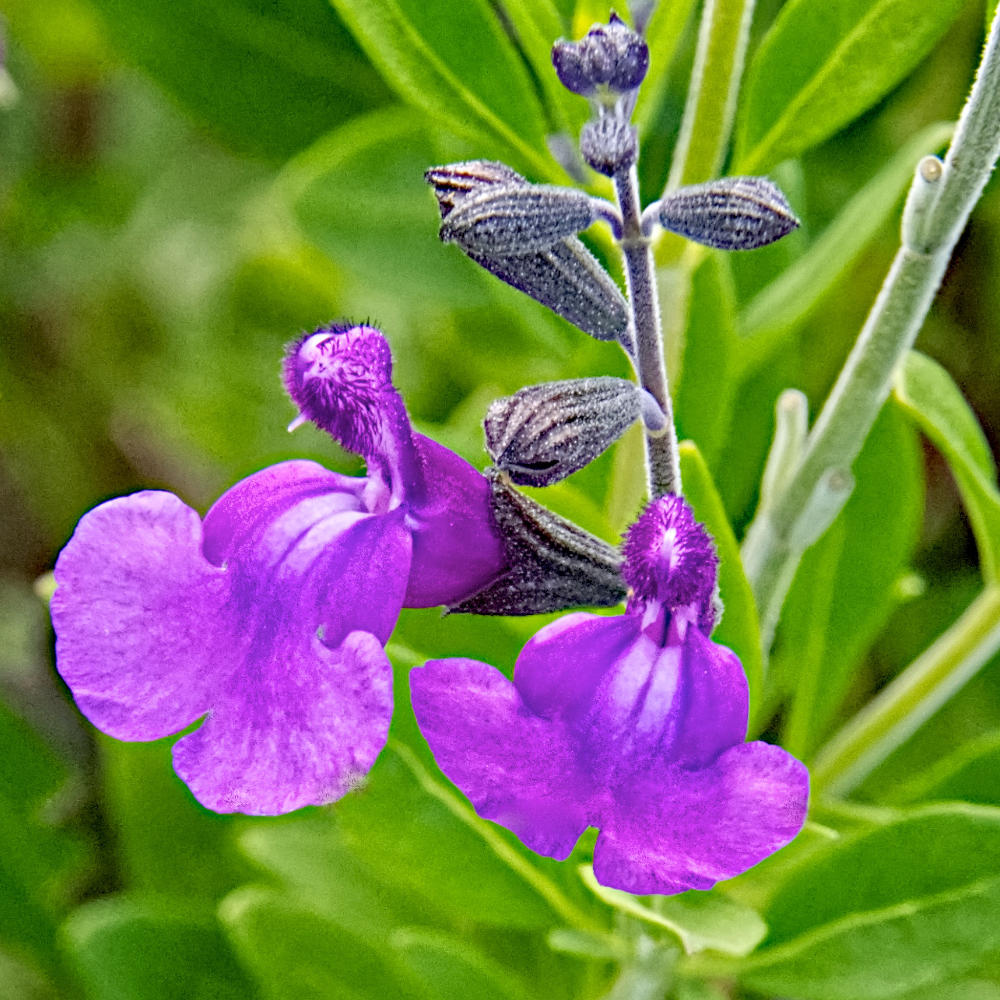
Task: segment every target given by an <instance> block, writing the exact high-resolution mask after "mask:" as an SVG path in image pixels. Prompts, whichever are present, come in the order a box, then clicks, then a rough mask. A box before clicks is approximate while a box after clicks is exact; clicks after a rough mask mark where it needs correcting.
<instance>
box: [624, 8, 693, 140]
mask: <svg viewBox="0 0 1000 1000" xmlns="http://www.w3.org/2000/svg"><path fill="white" fill-rule="evenodd" d="M694 7H695V2H694V0H658V2H657V4H656V6H655V7H654V8H653V14H652V16H651V17H650V19H649V24H648V25H647V27H646V42H647V44H648V45H649V71H648V72H647V73H646V79H645V80H643V81H642V87H640V89H639V97H638V100H637V101H636V105H635V115H634V116H633V117H634V120H635V123H636V126H637V127H638V129H639V135H640V137H642V136H646V135H648V134H649V132H650V130H651V129H655V128H656V116H657V114H658V113H659V111H660V108H661V105H662V103H663V99H664V96H665V94H666V92H667V87H668V86H669V84H670V67H671V64H672V63H673V60H674V56H675V55H676V54H677V48H678V46H679V45H680V43H681V42H682V41H683V39H684V29H685V28H686V27H687V23H688V21H689V20H690V19H691V11H692V10H693V9H694Z"/></svg>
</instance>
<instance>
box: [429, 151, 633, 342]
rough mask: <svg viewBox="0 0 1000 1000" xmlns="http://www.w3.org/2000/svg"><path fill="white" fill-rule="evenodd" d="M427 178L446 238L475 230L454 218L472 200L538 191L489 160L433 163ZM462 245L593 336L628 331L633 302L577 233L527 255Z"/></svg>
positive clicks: (608, 336) (610, 336)
mask: <svg viewBox="0 0 1000 1000" xmlns="http://www.w3.org/2000/svg"><path fill="white" fill-rule="evenodd" d="M424 177H425V178H426V180H427V181H428V182H429V183H430V184H431V185H432V186H433V188H434V194H435V196H436V197H437V200H438V206H439V207H440V209H441V219H442V234H443V235H444V236H445V238H456V237H455V236H454V235H452V234H454V233H456V232H461V233H462V234H463V238H464V234H465V233H468V232H470V229H471V228H472V227H470V226H469V225H466V224H465V223H462V224H461V225H459V226H454V225H452V224H451V218H450V217H451V215H452V214H453V213H455V212H457V211H459V209H460V208H462V207H463V206H465V205H466V204H468V203H470V202H471V201H472V200H474V199H476V198H479V197H482V196H484V195H485V194H487V193H488V192H490V191H494V190H495V191H497V192H498V193H499V192H503V193H504V195H505V196H507V195H511V194H512V192H513V191H515V190H517V191H521V190H524V191H530V190H532V185H530V184H529V183H528V182H527V181H526V180H525V179H524V178H523V177H522V176H521V175H520V174H518V173H516V172H515V171H513V170H511V169H510V167H507V166H505V165H504V164H502V163H495V162H492V161H489V160H471V161H469V162H467V163H452V164H448V165H446V166H442V167H433V168H431V169H430V170H428V171H427V173H426V174H424ZM515 200H516V199H515ZM528 200H529V201H530V198H529V199H528ZM588 201H589V199H588ZM459 221H460V222H461V219H460V220H459ZM446 225H447V226H448V228H447V229H446ZM474 239H475V237H474ZM459 246H460V247H461V248H462V249H463V250H464V251H465V253H466V254H467V255H468V256H469V257H470V258H471V259H472V260H474V261H475V262H476V263H477V264H479V266H480V267H484V268H485V269H486V270H487V271H489V272H491V273H492V274H495V275H496V276H497V277H498V278H500V280H501V281H505V282H506V283H507V284H508V285H513V287H514V288H517V289H518V290H519V291H522V292H524V293H525V295H530V296H531V298H533V299H535V300H536V301H538V302H541V303H542V305H544V306H548V308H549V309H551V310H552V311H553V312H555V313H558V314H559V315H560V316H562V317H563V318H564V319H567V320H569V322H570V323H573V324H574V325H576V326H578V327H579V328H580V329H581V330H583V331H584V332H585V333H589V334H590V335H591V336H592V337H595V338H597V339H598V340H614V339H616V338H621V337H624V336H625V334H626V333H627V331H628V305H627V304H626V302H625V298H624V296H623V295H622V293H621V291H620V290H619V288H618V286H617V285H616V284H615V282H614V280H613V279H612V278H611V276H610V275H609V274H608V273H607V271H605V270H604V268H603V267H601V265H600V264H599V263H598V261H597V260H596V259H595V257H594V255H593V254H592V253H590V251H589V250H587V248H586V247H585V246H584V245H583V243H581V242H580V240H578V239H577V238H576V237H575V236H567V237H565V238H563V239H556V240H555V241H554V242H553V243H552V244H551V245H550V246H547V247H544V248H541V249H535V250H529V251H528V252H526V253H523V252H522V253H516V252H511V251H500V250H482V249H471V248H470V247H467V246H464V245H463V244H462V243H461V242H459Z"/></svg>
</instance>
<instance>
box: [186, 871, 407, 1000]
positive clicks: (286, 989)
mask: <svg viewBox="0 0 1000 1000" xmlns="http://www.w3.org/2000/svg"><path fill="white" fill-rule="evenodd" d="M219 917H220V919H221V921H222V924H223V926H224V927H225V928H226V930H227V931H228V932H229V936H230V939H231V940H232V943H233V946H234V947H235V949H236V951H237V953H238V954H239V956H240V957H241V959H242V960H243V963H244V964H245V965H246V966H247V967H248V968H249V969H251V970H252V971H253V974H254V975H255V976H256V977H257V979H258V981H259V982H260V985H261V987H262V992H263V993H264V995H265V996H267V997H269V998H271V1000H302V998H303V997H308V998H309V1000H386V998H387V997H411V996H412V997H422V996H423V995H424V994H423V993H422V992H416V991H415V987H416V984H415V983H413V982H412V981H411V979H410V977H409V976H408V975H407V973H406V972H405V970H404V969H403V968H401V967H400V966H399V964H398V963H397V961H396V960H395V957H394V955H393V954H392V951H391V949H390V948H389V946H388V943H387V942H383V943H382V944H381V946H377V945H374V944H371V943H369V942H366V941H364V940H362V939H361V938H359V937H357V936H356V935H354V934H351V933H349V932H348V931H345V930H344V929H343V928H341V927H338V926H337V925H336V924H335V923H333V922H332V921H330V920H327V919H325V918H324V917H321V916H319V915H318V914H316V913H314V912H312V911H311V910H310V909H309V908H308V906H305V905H303V904H301V903H297V902H295V901H294V900H289V899H286V898H285V897H284V896H282V895H281V894H280V893H278V892H275V891H274V890H271V889H262V888H256V887H253V886H246V887H244V888H242V889H237V890H236V892H234V893H231V894H230V895H229V896H227V897H226V898H225V899H224V900H223V901H222V904H221V906H220V907H219ZM172 995H173V996H174V997H176V996H177V995H178V994H172Z"/></svg>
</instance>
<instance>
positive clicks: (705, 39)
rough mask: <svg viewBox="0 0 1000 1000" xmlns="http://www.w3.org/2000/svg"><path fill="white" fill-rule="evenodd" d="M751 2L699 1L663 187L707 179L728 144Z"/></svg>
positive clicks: (713, 174) (730, 0) (720, 164)
mask: <svg viewBox="0 0 1000 1000" xmlns="http://www.w3.org/2000/svg"><path fill="white" fill-rule="evenodd" d="M753 9H754V0H705V7H704V10H703V11H702V15H701V26H700V28H699V31H698V48H697V50H696V51H695V57H694V68H693V69H692V71H691V83H690V85H689V87H688V94H687V103H686V105H685V107H684V118H683V121H682V122H681V131H680V135H679V136H678V139H677V146H676V148H675V149H674V156H673V160H672V162H671V165H670V178H669V180H668V181H667V190H668V191H670V190H673V189H674V188H677V187H680V186H681V185H683V184H697V183H699V182H701V181H707V180H711V179H712V178H713V177H716V176H717V175H718V172H719V169H720V168H721V166H722V162H723V160H724V158H725V155H726V149H727V147H728V146H729V137H730V135H731V133H732V129H733V116H734V114H735V112H736V98H737V95H738V94H739V88H740V80H741V78H742V76H743V63H744V60H745V57H746V50H747V41H748V39H749V35H750V22H751V20H752V19H753Z"/></svg>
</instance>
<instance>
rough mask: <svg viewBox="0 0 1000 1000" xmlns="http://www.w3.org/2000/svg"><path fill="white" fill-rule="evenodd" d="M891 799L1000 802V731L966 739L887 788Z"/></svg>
mask: <svg viewBox="0 0 1000 1000" xmlns="http://www.w3.org/2000/svg"><path fill="white" fill-rule="evenodd" d="M887 797H888V798H889V799H890V801H892V802H894V803H896V802H932V801H942V800H949V799H955V800H962V801H965V802H974V803H976V804H978V805H992V806H1000V732H992V733H987V734H986V735H985V736H984V737H982V738H981V739H978V740H973V741H972V742H970V743H963V744H962V745H961V746H960V747H959V748H958V749H957V750H955V751H954V752H952V753H950V754H949V755H948V756H947V757H945V758H944V759H943V760H939V761H937V762H936V763H935V764H934V766H933V767H930V768H928V769H927V770H925V771H922V772H920V773H917V774H915V775H913V777H912V778H911V780H910V781H907V782H904V783H902V784H898V783H897V784H895V785H893V786H891V787H890V788H889V789H888V790H887Z"/></svg>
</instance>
